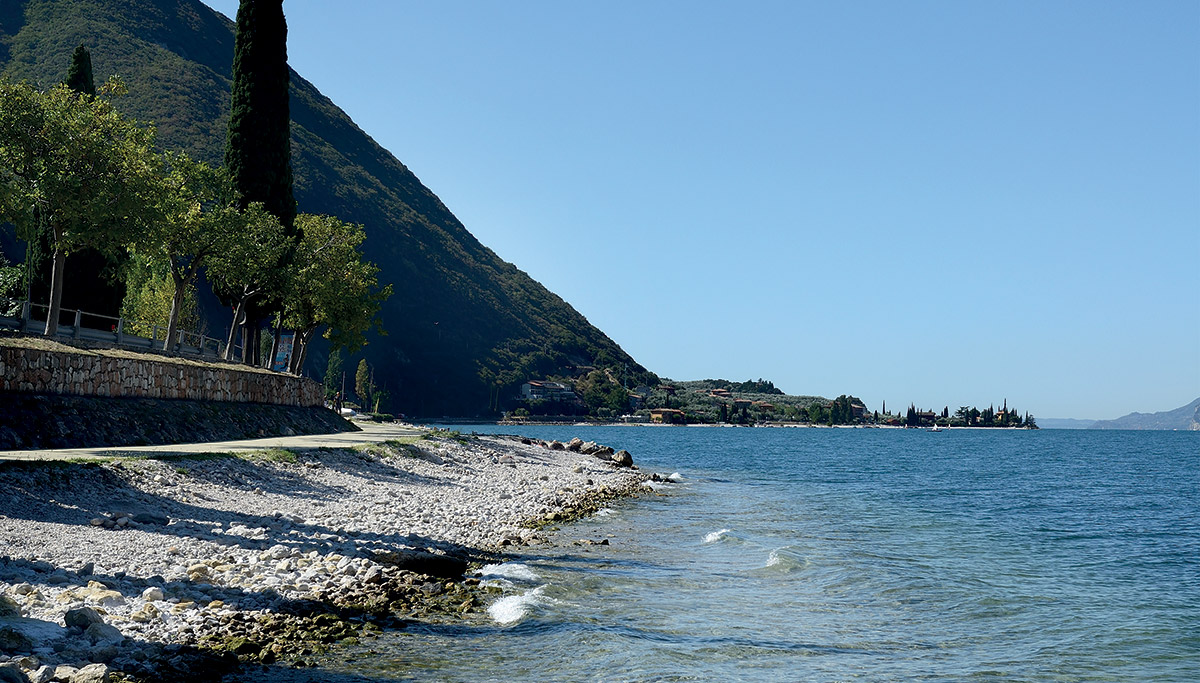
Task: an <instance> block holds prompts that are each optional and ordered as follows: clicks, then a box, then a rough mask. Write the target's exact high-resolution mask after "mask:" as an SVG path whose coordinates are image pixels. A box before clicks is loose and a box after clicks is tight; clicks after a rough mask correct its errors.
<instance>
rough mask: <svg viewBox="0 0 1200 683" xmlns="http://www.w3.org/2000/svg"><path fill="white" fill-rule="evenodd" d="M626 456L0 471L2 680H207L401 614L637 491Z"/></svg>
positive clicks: (439, 599) (478, 604)
mask: <svg viewBox="0 0 1200 683" xmlns="http://www.w3.org/2000/svg"><path fill="white" fill-rule="evenodd" d="M645 480H646V476H645V475H643V474H642V473H641V472H639V471H637V469H636V468H634V467H633V466H632V459H631V457H630V456H629V454H628V453H626V452H624V451H620V452H614V451H613V450H612V449H610V448H606V447H603V446H598V445H596V444H591V443H587V444H585V443H583V442H581V441H579V440H574V441H572V442H571V443H570V444H562V443H558V442H549V443H546V442H541V441H537V440H530V439H522V438H519V437H463V436H461V435H458V434H454V433H430V434H426V435H424V436H417V437H412V438H408V439H402V440H398V441H389V442H385V443H382V444H372V445H369V446H365V447H360V448H356V449H346V450H325V449H322V450H316V451H302V452H299V453H293V452H289V451H266V452H257V453H247V454H215V455H204V456H191V457H175V458H164V459H136V460H134V459H114V460H108V461H103V462H99V463H39V464H25V463H12V462H9V463H4V464H3V465H2V466H0V548H3V550H0V683H7V682H8V681H17V682H19V683H24V682H25V681H34V682H35V683H45V682H47V681H60V682H63V683H85V682H86V683H91V682H93V681H157V680H197V681H199V680H219V679H220V678H221V677H222V676H223V675H225V674H227V673H232V672H235V671H237V670H239V669H240V670H242V671H243V672H244V671H245V670H246V667H247V666H271V667H296V666H299V667H303V666H308V665H310V664H311V663H312V662H313V658H314V656H317V655H319V653H320V652H321V651H322V650H324V649H327V648H329V647H331V646H335V645H336V644H338V643H343V644H347V645H349V644H355V643H358V642H361V641H362V640H363V639H369V638H372V637H374V636H375V635H377V634H378V633H380V632H381V631H382V630H384V629H397V628H403V627H404V625H405V624H406V623H410V622H412V621H431V620H462V619H467V620H480V621H485V620H487V619H488V616H487V614H486V606H487V604H488V603H489V602H490V601H491V600H493V599H494V595H493V591H496V590H497V589H495V588H487V587H485V586H481V585H480V583H479V580H478V579H475V578H472V577H471V568H472V567H477V566H478V565H479V564H481V563H485V562H492V561H497V560H498V559H500V557H501V553H503V551H504V549H505V548H512V547H514V546H526V545H536V544H539V543H543V542H545V541H546V534H547V533H549V531H548V527H552V525H555V524H559V523H562V522H565V521H568V520H570V519H573V518H576V517H580V516H584V515H587V514H591V513H592V512H594V511H595V510H597V509H599V508H600V507H602V506H603V505H604V503H605V502H606V501H609V500H612V499H614V498H618V497H623V496H629V495H633V494H636V493H637V492H639V491H641V490H644V485H645V483H644V482H645Z"/></svg>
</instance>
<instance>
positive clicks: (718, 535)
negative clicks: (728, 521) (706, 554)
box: [704, 529, 733, 544]
mask: <svg viewBox="0 0 1200 683" xmlns="http://www.w3.org/2000/svg"><path fill="white" fill-rule="evenodd" d="M731 533H733V531H732V530H731V529H721V530H720V531H713V532H710V533H709V534H708V535H707V536H705V537H704V543H705V544H708V543H716V542H717V541H720V540H722V539H724V538H725V537H726V536H728V535H729V534H731Z"/></svg>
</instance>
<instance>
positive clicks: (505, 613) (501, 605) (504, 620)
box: [488, 586, 554, 624]
mask: <svg viewBox="0 0 1200 683" xmlns="http://www.w3.org/2000/svg"><path fill="white" fill-rule="evenodd" d="M545 590H546V587H545V586H538V587H537V588H534V589H533V590H531V591H525V592H524V593H522V594H521V595H506V596H504V597H503V598H500V599H499V600H497V601H496V602H493V603H492V604H491V606H489V607H488V615H489V616H491V618H492V619H493V620H494V621H495V622H496V623H498V624H511V623H513V622H517V621H520V620H521V619H524V618H525V616H526V615H527V614H529V610H530V609H532V608H533V607H536V606H537V605H545V604H551V603H553V602H554V601H553V600H551V599H550V598H547V597H546V596H545V595H543V593H544V592H545Z"/></svg>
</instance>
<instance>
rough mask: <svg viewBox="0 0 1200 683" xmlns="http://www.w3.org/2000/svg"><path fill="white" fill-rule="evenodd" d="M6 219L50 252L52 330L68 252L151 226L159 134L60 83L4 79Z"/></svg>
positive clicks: (0, 199)
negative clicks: (43, 88)
mask: <svg viewBox="0 0 1200 683" xmlns="http://www.w3.org/2000/svg"><path fill="white" fill-rule="evenodd" d="M0 102H3V103H4V106H3V107H0V218H3V219H4V220H7V221H10V222H12V223H13V224H14V225H16V226H17V230H18V234H19V235H20V236H21V237H22V238H23V239H25V240H34V239H38V238H39V237H40V236H43V235H45V236H47V238H48V240H49V242H50V246H51V249H52V251H53V266H52V277H51V286H50V312H49V317H48V319H47V324H46V334H47V335H52V334H54V333H55V332H56V330H57V327H58V313H59V309H60V307H61V302H62V289H63V273H64V269H65V267H66V259H67V256H68V255H69V254H70V253H72V252H73V251H77V250H79V249H83V248H87V247H91V248H93V249H96V250H97V251H99V252H101V253H103V254H114V253H116V252H117V251H119V250H120V249H121V248H123V246H124V245H125V244H126V243H127V242H128V241H129V240H130V238H131V236H132V235H134V234H135V233H136V232H138V231H140V230H143V229H145V228H146V226H147V225H148V224H150V223H152V222H153V220H154V217H153V215H152V214H153V210H154V208H153V207H155V206H156V202H155V201H154V200H153V197H152V195H153V193H154V187H155V178H156V176H157V174H158V172H159V166H160V159H159V156H158V155H157V154H155V153H154V152H153V151H152V148H153V144H154V133H153V131H152V130H150V129H148V128H143V127H141V126H139V125H137V124H136V123H135V122H133V121H130V120H128V119H126V118H124V117H123V116H121V115H120V114H119V113H118V112H117V111H116V110H115V109H114V108H113V107H112V105H111V104H109V103H108V102H107V101H106V100H105V99H103V98H99V97H92V96H90V95H81V94H79V93H76V92H74V91H73V90H71V89H70V88H67V87H66V86H64V85H59V86H56V87H54V88H53V89H51V90H50V91H49V92H47V93H41V92H39V91H38V90H37V89H35V88H33V87H32V86H30V85H28V84H24V83H10V82H5V81H0Z"/></svg>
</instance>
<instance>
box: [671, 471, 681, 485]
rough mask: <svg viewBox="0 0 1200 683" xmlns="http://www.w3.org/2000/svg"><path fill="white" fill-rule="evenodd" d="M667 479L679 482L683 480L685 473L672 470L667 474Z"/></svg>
mask: <svg viewBox="0 0 1200 683" xmlns="http://www.w3.org/2000/svg"><path fill="white" fill-rule="evenodd" d="M667 481H673V482H675V483H679V482H681V481H683V475H682V474H680V473H678V472H672V473H671V474H669V475H667Z"/></svg>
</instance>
